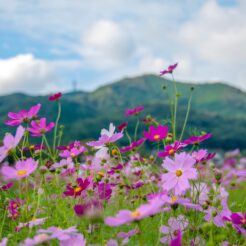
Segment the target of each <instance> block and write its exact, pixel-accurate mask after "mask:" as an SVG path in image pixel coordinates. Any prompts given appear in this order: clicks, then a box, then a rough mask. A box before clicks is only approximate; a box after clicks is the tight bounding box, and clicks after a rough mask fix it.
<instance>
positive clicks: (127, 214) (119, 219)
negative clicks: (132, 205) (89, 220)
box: [105, 198, 164, 227]
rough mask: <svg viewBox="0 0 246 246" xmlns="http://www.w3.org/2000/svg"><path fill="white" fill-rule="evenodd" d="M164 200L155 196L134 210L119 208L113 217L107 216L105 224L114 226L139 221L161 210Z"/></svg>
mask: <svg viewBox="0 0 246 246" xmlns="http://www.w3.org/2000/svg"><path fill="white" fill-rule="evenodd" d="M163 204H164V202H163V201H162V200H161V199H159V198H157V199H153V200H151V201H150V202H149V203H148V204H144V205H141V206H140V207H138V208H137V209H136V210H135V211H133V212H132V211H130V210H120V211H119V213H118V214H117V215H116V216H115V217H107V218H106V219H105V224H107V225H109V226H112V227H116V226H120V225H124V224H127V223H130V222H133V221H139V220H141V219H143V218H146V217H149V216H152V215H155V214H157V213H159V212H161V211H162V209H161V207H162V206H163Z"/></svg>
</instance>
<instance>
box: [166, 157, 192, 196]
mask: <svg viewBox="0 0 246 246" xmlns="http://www.w3.org/2000/svg"><path fill="white" fill-rule="evenodd" d="M195 163H196V160H195V159H194V158H192V157H191V156H190V155H189V154H186V153H180V154H175V159H174V160H172V159H170V158H169V157H167V158H166V159H165V160H164V162H163V164H162V166H163V167H164V168H165V169H166V170H167V171H168V173H165V174H162V182H163V189H164V190H167V191H170V190H172V189H174V193H175V195H181V194H182V193H184V192H185V191H186V190H187V189H189V188H190V183H189V180H194V179H196V178H197V170H196V169H195V168H193V166H194V164H195Z"/></svg>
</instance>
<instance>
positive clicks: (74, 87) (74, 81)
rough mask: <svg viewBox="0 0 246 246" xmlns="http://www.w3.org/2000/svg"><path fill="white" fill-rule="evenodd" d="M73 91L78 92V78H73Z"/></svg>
mask: <svg viewBox="0 0 246 246" xmlns="http://www.w3.org/2000/svg"><path fill="white" fill-rule="evenodd" d="M72 83H73V92H76V91H77V81H76V80H73V82H72Z"/></svg>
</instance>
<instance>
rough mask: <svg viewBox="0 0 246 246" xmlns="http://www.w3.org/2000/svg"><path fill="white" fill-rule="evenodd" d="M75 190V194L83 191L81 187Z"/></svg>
mask: <svg viewBox="0 0 246 246" xmlns="http://www.w3.org/2000/svg"><path fill="white" fill-rule="evenodd" d="M73 190H74V192H75V193H78V192H80V191H81V190H82V189H81V187H75V188H74V189H73Z"/></svg>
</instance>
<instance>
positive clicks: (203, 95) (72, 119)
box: [0, 75, 246, 149]
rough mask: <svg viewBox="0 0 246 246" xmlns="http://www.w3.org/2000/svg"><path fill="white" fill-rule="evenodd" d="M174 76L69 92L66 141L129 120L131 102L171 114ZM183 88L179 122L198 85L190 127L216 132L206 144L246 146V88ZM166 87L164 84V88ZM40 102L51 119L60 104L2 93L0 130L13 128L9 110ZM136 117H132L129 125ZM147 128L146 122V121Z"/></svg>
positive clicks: (180, 86) (65, 111)
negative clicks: (112, 123) (127, 109)
mask: <svg viewBox="0 0 246 246" xmlns="http://www.w3.org/2000/svg"><path fill="white" fill-rule="evenodd" d="M172 83H173V82H172V81H170V80H167V79H163V78H160V77H158V76H154V75H145V76H140V77H136V78H125V79H122V80H120V81H117V82H115V83H112V84H109V85H106V86H103V87H100V88H99V89H97V90H95V91H93V92H91V93H87V92H73V93H67V94H65V95H64V96H63V99H62V111H63V112H62V119H61V120H62V123H63V124H64V125H65V127H66V128H65V129H66V130H65V141H69V140H71V139H88V138H96V137H97V136H98V134H99V131H100V129H101V128H102V127H107V125H108V123H109V122H110V121H113V122H115V123H116V124H118V123H120V122H121V121H124V120H126V119H125V117H124V111H125V109H126V108H128V107H134V106H136V105H139V104H142V105H144V106H145V108H146V110H145V114H151V115H152V116H154V117H156V118H157V119H161V118H168V117H169V116H170V107H169V104H168V103H169V99H170V95H172V94H173V85H172ZM177 86H178V90H179V93H180V98H179V109H180V110H179V114H178V126H179V127H181V125H182V124H183V119H184V115H185V112H186V107H187V99H188V97H189V94H190V92H191V87H194V88H195V89H194V91H193V93H192V94H193V95H192V97H193V98H192V110H191V117H190V119H189V122H188V123H189V129H187V131H188V132H190V131H193V130H194V128H193V127H196V129H197V130H205V131H209V132H212V133H213V135H214V137H213V139H212V140H210V141H209V142H208V147H211V148H224V149H231V148H236V147H240V148H242V149H246V140H245V136H246V127H245V125H246V93H245V92H242V91H241V90H239V89H236V88H234V87H231V86H228V85H225V84H223V83H214V84H206V83H204V84H192V83H180V82H178V83H177ZM163 88H164V89H163ZM39 102H40V103H41V104H42V105H43V106H42V110H41V112H40V115H44V114H45V115H47V116H48V119H49V120H54V119H55V116H56V104H55V103H52V102H49V101H48V100H47V96H35V97H34V96H28V95H24V94H12V95H8V96H2V97H0V124H1V126H2V127H1V129H0V134H1V136H3V134H4V132H5V131H10V130H11V128H10V127H7V126H4V125H3V122H4V121H5V120H6V119H7V117H6V115H7V112H9V111H18V110H20V109H22V108H28V107H30V106H32V105H34V104H36V103H39ZM131 124H133V122H132V121H131V119H130V125H131ZM142 127H144V126H142Z"/></svg>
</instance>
